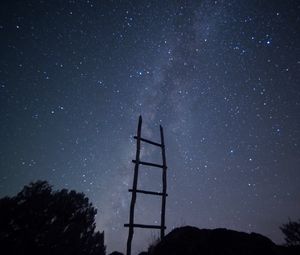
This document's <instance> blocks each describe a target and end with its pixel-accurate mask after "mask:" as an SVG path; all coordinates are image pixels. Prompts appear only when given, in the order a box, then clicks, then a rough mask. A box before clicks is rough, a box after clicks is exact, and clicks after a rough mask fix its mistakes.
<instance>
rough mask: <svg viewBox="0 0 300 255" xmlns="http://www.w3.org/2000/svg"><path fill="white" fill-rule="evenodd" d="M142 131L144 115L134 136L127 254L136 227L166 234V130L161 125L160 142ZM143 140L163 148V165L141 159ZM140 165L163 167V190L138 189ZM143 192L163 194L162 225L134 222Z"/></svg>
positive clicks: (129, 253) (161, 236) (128, 253)
mask: <svg viewBox="0 0 300 255" xmlns="http://www.w3.org/2000/svg"><path fill="white" fill-rule="evenodd" d="M141 131H142V116H140V117H139V123H138V129H137V135H136V136H134V139H136V156H135V160H132V162H133V163H134V164H135V165H134V175H133V185H132V189H129V190H128V191H129V192H131V193H132V197H131V203H130V213H129V223H128V224H124V227H128V228H129V231H128V240H127V251H126V254H127V255H131V243H132V238H133V233H134V228H149V229H160V238H161V239H162V238H163V237H164V236H165V229H166V226H165V213H166V197H167V196H168V194H167V164H166V154H165V143H164V132H163V128H162V126H160V140H161V142H160V143H156V142H152V141H150V140H148V139H145V138H142V137H141ZM141 142H144V143H148V144H151V145H154V146H157V147H160V148H161V155H162V165H160V164H155V163H149V162H144V161H141V160H140V149H141ZM139 165H145V166H150V167H157V168H161V169H162V184H163V188H162V192H154V191H147V190H142V189H137V183H138V172H139ZM137 193H142V194H146V195H155V196H161V197H162V200H161V221H160V225H144V224H135V223H134V208H135V202H136V194H137Z"/></svg>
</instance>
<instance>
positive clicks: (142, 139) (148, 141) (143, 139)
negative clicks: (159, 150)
mask: <svg viewBox="0 0 300 255" xmlns="http://www.w3.org/2000/svg"><path fill="white" fill-rule="evenodd" d="M133 138H134V139H137V136H134V137H133ZM140 140H141V141H143V142H145V143H150V144H152V145H156V146H159V147H162V145H161V144H160V143H157V142H152V141H150V140H148V139H145V138H142V137H140Z"/></svg>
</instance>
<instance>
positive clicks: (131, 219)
mask: <svg viewBox="0 0 300 255" xmlns="http://www.w3.org/2000/svg"><path fill="white" fill-rule="evenodd" d="M141 130H142V116H140V117H139V123H138V129H137V139H136V155H135V161H136V163H135V166H134V176H133V184H132V190H133V192H132V196H131V203H130V213H129V230H128V240H127V251H126V254H127V255H131V243H132V238H133V232H134V229H133V228H134V227H133V225H134V207H135V202H136V190H137V181H138V170H139V161H140V149H141V140H140V138H141Z"/></svg>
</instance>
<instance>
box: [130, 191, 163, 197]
mask: <svg viewBox="0 0 300 255" xmlns="http://www.w3.org/2000/svg"><path fill="white" fill-rule="evenodd" d="M128 191H129V192H133V189H129V190H128ZM136 192H137V193H143V194H149V195H157V196H163V195H164V193H162V192H155V191H147V190H141V189H137V190H136ZM165 196H166V197H167V196H168V194H167V193H166V194H165Z"/></svg>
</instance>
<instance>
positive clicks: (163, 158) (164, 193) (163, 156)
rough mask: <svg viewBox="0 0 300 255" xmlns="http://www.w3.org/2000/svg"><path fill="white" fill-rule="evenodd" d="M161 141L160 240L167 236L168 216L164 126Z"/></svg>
mask: <svg viewBox="0 0 300 255" xmlns="http://www.w3.org/2000/svg"><path fill="white" fill-rule="evenodd" d="M160 139H161V145H162V150H161V152H162V161H163V171H162V182H163V190H162V193H163V195H162V202H161V222H160V224H161V230H160V239H162V238H163V237H164V236H165V228H166V227H165V224H166V222H165V214H166V197H167V161H166V152H165V142H164V131H163V128H162V126H160Z"/></svg>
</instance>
